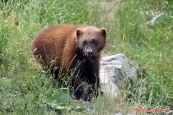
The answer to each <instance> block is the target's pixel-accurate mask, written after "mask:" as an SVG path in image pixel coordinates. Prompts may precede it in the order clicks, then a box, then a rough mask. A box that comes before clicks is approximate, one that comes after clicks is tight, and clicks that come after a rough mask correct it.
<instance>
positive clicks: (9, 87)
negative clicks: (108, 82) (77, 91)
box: [0, 0, 173, 115]
mask: <svg viewBox="0 0 173 115" xmlns="http://www.w3.org/2000/svg"><path fill="white" fill-rule="evenodd" d="M172 11H173V2H172V1H171V0H157V1H155V0H145V1H143V0H119V1H118V0H99V1H97V0H96V1H92V0H91V1H88V0H78V1H70V0H52V1H48V0H22V1H21V0H8V1H7V2H6V3H5V2H2V1H0V114H4V115H5V114H17V115H18V114H60V113H61V114H74V115H76V114H99V115H100V114H102V115H104V114H108V115H109V114H111V113H116V112H119V111H121V112H122V113H129V112H130V111H131V110H133V109H134V108H157V109H164V108H167V107H168V108H170V107H172V105H173V90H172V88H173V72H172V68H173V60H172V59H173V47H172V46H173V39H172V38H173V34H172V31H173V19H172V18H169V19H164V18H163V19H161V21H160V23H158V24H156V25H155V26H154V27H150V26H148V25H147V24H146V23H147V22H148V21H149V20H150V19H151V18H152V12H161V13H162V12H164V13H167V14H168V15H173V12H172ZM147 12H148V13H147ZM64 23H66V24H67V23H70V24H78V23H83V24H90V25H93V26H97V27H99V28H102V27H104V28H106V29H107V31H108V43H107V47H106V49H105V50H104V54H105V55H114V54H116V53H123V54H125V55H126V56H127V57H128V58H130V59H131V60H133V61H135V62H138V63H140V64H141V66H142V67H143V69H144V70H145V72H146V74H145V78H144V79H141V78H140V79H137V81H134V88H133V94H132V95H131V97H130V98H128V99H125V97H126V95H125V94H124V95H123V94H122V96H120V97H119V98H118V99H117V100H116V101H113V100H112V99H110V98H109V97H107V96H103V97H98V99H94V101H93V102H92V103H91V104H88V103H84V102H76V101H74V100H71V98H70V99H69V97H68V93H62V91H61V90H60V89H58V88H57V87H55V86H53V84H52V79H51V78H46V77H45V76H44V75H43V74H42V73H41V67H40V65H39V64H38V63H37V62H36V61H35V60H34V59H33V58H32V55H31V51H30V44H31V41H32V39H33V38H34V36H35V35H36V33H37V32H38V31H40V30H41V29H43V28H45V27H47V26H51V25H56V24H64ZM122 92H123V91H122ZM54 96H56V97H59V98H60V97H61V96H63V97H66V98H65V99H63V100H61V98H60V100H59V101H58V102H56V101H55V100H58V99H57V98H54ZM49 103H54V104H55V105H58V106H56V107H59V108H55V107H53V106H51V105H49Z"/></svg>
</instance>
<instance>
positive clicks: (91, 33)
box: [76, 26, 106, 57]
mask: <svg viewBox="0 0 173 115" xmlns="http://www.w3.org/2000/svg"><path fill="white" fill-rule="evenodd" d="M76 36H77V48H78V49H79V51H80V52H81V53H82V54H83V56H86V57H93V56H97V54H98V53H100V51H101V50H102V49H103V48H104V47H105V45H106V29H104V28H101V29H98V28H96V27H93V26H88V27H85V28H78V29H77V30H76Z"/></svg>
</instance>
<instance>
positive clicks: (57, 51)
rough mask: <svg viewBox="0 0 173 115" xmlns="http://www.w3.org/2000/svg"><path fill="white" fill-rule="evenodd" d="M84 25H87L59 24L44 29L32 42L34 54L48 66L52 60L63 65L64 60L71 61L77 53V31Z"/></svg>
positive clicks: (58, 64) (56, 64)
mask: <svg viewBox="0 0 173 115" xmlns="http://www.w3.org/2000/svg"><path fill="white" fill-rule="evenodd" d="M83 27H86V25H58V26H52V27H48V28H46V29H44V30H42V31H41V32H39V33H38V34H37V36H36V37H35V38H34V40H33V42H32V44H31V50H32V52H33V55H34V56H38V57H37V59H38V61H39V62H40V63H41V64H42V65H43V66H48V65H49V64H50V62H51V61H52V60H55V61H56V63H55V65H54V66H61V64H62V62H63V61H64V62H65V63H70V62H69V61H71V60H72V58H74V56H75V53H76V51H75V41H76V40H75V38H76V33H75V31H76V30H77V29H78V28H83ZM65 66H67V65H66V64H65Z"/></svg>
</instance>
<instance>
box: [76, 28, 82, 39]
mask: <svg viewBox="0 0 173 115" xmlns="http://www.w3.org/2000/svg"><path fill="white" fill-rule="evenodd" d="M81 35H82V30H81V29H80V28H78V29H77V30H76V36H77V38H79V36H81Z"/></svg>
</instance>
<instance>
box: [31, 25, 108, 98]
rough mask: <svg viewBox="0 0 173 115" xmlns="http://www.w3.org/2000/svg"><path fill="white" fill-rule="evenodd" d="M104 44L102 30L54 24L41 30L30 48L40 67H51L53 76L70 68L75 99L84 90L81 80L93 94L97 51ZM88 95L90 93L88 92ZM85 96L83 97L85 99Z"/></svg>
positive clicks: (96, 86)
mask: <svg viewBox="0 0 173 115" xmlns="http://www.w3.org/2000/svg"><path fill="white" fill-rule="evenodd" d="M105 44H106V30H105V29H98V28H96V27H93V26H88V25H57V26H52V27H49V28H46V29H44V30H42V31H41V32H40V33H38V35H37V36H36V37H35V38H34V40H33V41H32V44H31V50H32V52H33V55H34V56H35V57H36V59H37V60H38V62H39V63H40V64H42V66H43V67H50V63H51V61H52V60H54V63H53V64H52V66H51V68H52V69H54V68H55V67H57V69H55V74H56V75H55V76H56V77H57V76H58V74H59V71H60V68H62V73H64V74H66V72H67V70H72V69H73V71H72V72H71V73H70V75H69V76H71V75H72V73H73V78H72V83H71V85H72V87H74V95H75V97H76V99H80V98H82V94H83V93H84V90H83V88H82V87H81V85H80V84H81V82H82V81H85V82H87V83H88V84H90V85H91V87H92V88H91V90H94V92H95V94H96V95H97V93H98V92H97V91H98V88H99V86H100V85H99V62H100V56H101V51H102V49H103V48H104V47H105ZM91 90H90V91H89V92H88V95H90V94H92V93H91V92H92V91H91ZM88 97H89V96H87V97H85V98H88Z"/></svg>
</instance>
